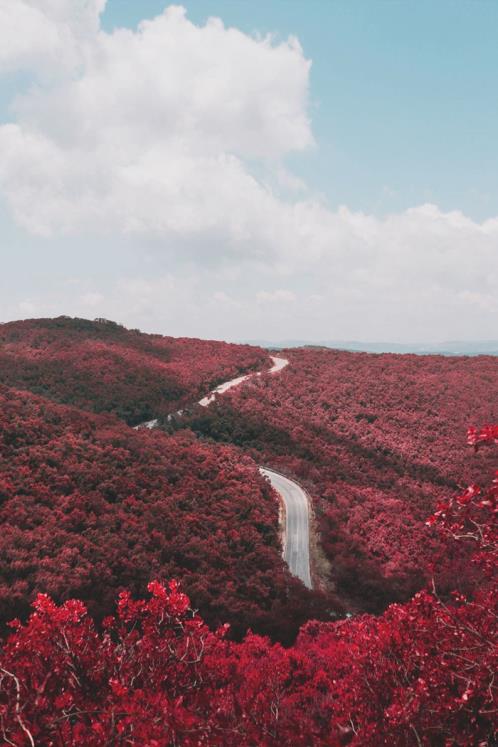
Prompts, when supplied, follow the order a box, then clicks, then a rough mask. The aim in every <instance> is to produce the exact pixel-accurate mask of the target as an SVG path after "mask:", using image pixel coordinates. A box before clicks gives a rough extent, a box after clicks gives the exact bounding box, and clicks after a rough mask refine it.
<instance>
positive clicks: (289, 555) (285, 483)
mask: <svg viewBox="0 0 498 747" xmlns="http://www.w3.org/2000/svg"><path fill="white" fill-rule="evenodd" d="M259 471H260V472H261V474H262V475H264V476H265V477H267V478H268V479H269V481H270V482H271V484H272V487H273V488H275V490H276V491H277V493H279V494H280V495H281V497H282V500H283V501H284V504H285V540H284V560H285V562H286V563H287V565H288V566H289V570H290V572H291V573H293V574H294V576H297V577H298V578H300V579H301V581H302V582H303V584H304V585H305V586H307V587H308V589H311V588H312V583H311V574H310V550H309V537H310V529H309V505H308V497H307V495H306V493H305V492H304V490H303V489H302V488H301V487H300V486H299V485H298V484H297V483H296V482H293V481H292V480H289V478H288V477H284V476H283V475H281V474H279V473H278V472H274V471H273V470H272V469H268V468H267V467H260V468H259Z"/></svg>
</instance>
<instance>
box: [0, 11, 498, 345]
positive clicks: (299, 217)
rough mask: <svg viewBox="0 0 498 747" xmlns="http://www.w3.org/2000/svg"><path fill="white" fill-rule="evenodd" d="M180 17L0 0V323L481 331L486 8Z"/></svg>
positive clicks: (283, 331)
mask: <svg viewBox="0 0 498 747" xmlns="http://www.w3.org/2000/svg"><path fill="white" fill-rule="evenodd" d="M183 7H184V10H183V11H182V10H181V9H180V8H178V7H174V6H170V5H169V4H168V3H167V2H165V0H140V2H137V1H136V0H107V2H106V1H105V0H58V1H57V3H54V2H52V0H4V2H3V3H1V4H0V237H1V243H0V258H1V260H2V273H1V274H0V322H1V321H7V320H8V319H15V318H21V317H30V316H55V315H58V314H69V315H74V316H76V315H77V316H84V317H89V318H94V317H107V318H111V319H115V320H117V321H119V322H122V323H124V324H126V325H128V326H131V327H139V328H141V329H143V330H145V331H154V332H162V333H165V334H173V335H189V336H198V337H212V338H218V339H221V338H223V339H231V340H240V339H258V338H262V337H266V338H271V339H303V340H309V341H310V342H311V341H313V340H320V339H322V340H323V339H335V340H340V339H344V340H347V339H363V340H366V341H376V340H387V341H392V342H418V341H420V342H437V341H438V340H445V339H469V340H485V339H491V338H496V330H497V329H498V293H497V292H496V288H497V285H498V180H497V178H496V174H497V173H498V147H497V142H496V134H497V133H498V97H497V95H496V91H497V90H498V45H497V44H496V29H497V28H498V3H496V2H481V1H479V0H451V1H450V0H438V1H437V2H434V1H433V0H432V1H431V2H429V1H428V0H417V1H416V2H415V1H414V2H409V1H408V0H406V2H395V1H394V0H393V1H392V2H388V1H387V0H386V1H384V0H306V1H304V0H266V1H265V2H262V0H212V1H210V2H208V0H185V2H184V3H183ZM213 17H214V18H217V19H220V20H218V21H209V20H208V19H209V18H213ZM146 20H147V22H146V23H141V22H142V21H146ZM268 35H271V36H270V37H269V36H268ZM293 39H297V40H298V43H296V42H295V41H294V40H293Z"/></svg>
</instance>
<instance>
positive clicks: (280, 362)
mask: <svg viewBox="0 0 498 747" xmlns="http://www.w3.org/2000/svg"><path fill="white" fill-rule="evenodd" d="M270 358H271V359H272V361H273V366H272V367H271V368H270V369H269V370H268V373H271V374H272V373H277V372H278V371H281V370H282V369H283V368H285V367H286V366H287V365H288V364H289V361H288V360H287V358H278V357H277V356H275V355H271V356H270ZM253 376H261V371H259V372H258V373H250V374H246V375H245V376H237V378H236V379H231V380H230V381H225V383H224V384H220V385H219V386H217V387H216V389H213V391H212V392H209V394H208V395H206V396H205V397H203V398H202V399H201V400H200V401H199V402H198V404H199V405H201V407H207V406H208V405H210V404H211V402H213V401H214V400H215V399H216V395H217V394H223V392H227V391H228V390H229V389H232V388H233V387H234V386H238V385H239V384H242V382H243V381H246V379H251V378H252V377H253Z"/></svg>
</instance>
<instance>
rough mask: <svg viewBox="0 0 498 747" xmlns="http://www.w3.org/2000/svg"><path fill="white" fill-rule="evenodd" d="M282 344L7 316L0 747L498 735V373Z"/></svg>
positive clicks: (2, 364) (1, 445) (445, 362)
mask: <svg viewBox="0 0 498 747" xmlns="http://www.w3.org/2000/svg"><path fill="white" fill-rule="evenodd" d="M283 355H285V357H286V358H288V359H289V365H288V366H287V367H286V368H284V369H283V370H282V371H281V372H279V373H278V374H268V373H263V374H262V375H261V376H258V377H256V376H255V377H251V378H250V379H248V380H246V381H245V382H244V383H243V384H242V385H240V386H239V387H237V388H234V389H232V390H230V391H228V392H226V393H225V394H223V395H221V396H219V397H217V399H216V401H215V402H214V403H213V404H211V405H210V406H209V407H207V408H201V407H198V406H196V405H195V402H196V401H197V399H198V398H199V397H200V396H202V395H203V394H204V393H206V392H208V391H209V390H210V388H212V387H213V386H214V385H216V384H217V383H219V382H220V381H221V380H223V379H229V378H231V377H232V376H236V375H237V374H238V373H240V372H243V371H248V370H261V371H263V372H264V371H267V369H268V367H269V362H268V361H269V359H268V354H267V353H266V352H264V351H262V350H260V349H258V348H251V347H249V346H236V345H228V344H226V343H217V342H204V341H200V340H180V339H178V340H174V339H173V338H162V337H160V336H157V335H143V334H142V333H139V332H138V331H129V330H125V329H124V328H122V327H120V326H119V325H115V324H114V323H112V322H108V321H105V320H97V321H95V322H87V321H85V320H80V319H75V320H72V319H68V318H65V317H63V318H59V319H55V320H36V321H27V322H16V323H12V324H6V325H0V527H1V532H0V626H1V630H0V636H1V644H0V743H1V744H5V745H15V747H24V745H27V746H29V747H33V745H47V747H48V746H49V745H50V746H54V747H55V746H57V747H63V746H64V747H65V746H66V745H74V746H75V747H77V746H79V745H89V747H97V746H98V747H100V745H108V746H109V747H114V745H122V746H123V747H124V746H125V745H136V747H138V746H140V747H141V746H142V745H150V746H151V747H152V746H153V745H154V746H155V747H169V746H173V745H175V746H179V745H187V746H189V745H190V746H191V747H194V745H197V746H198V745H206V747H208V746H209V747H211V746H217V745H220V747H221V746H223V745H241V746H246V747H250V746H252V745H267V746H268V747H279V746H280V745H289V746H293V745H296V747H308V746H309V745H324V746H325V745H331V747H341V746H342V745H353V746H354V747H363V745H367V747H368V746H371V747H381V746H385V745H394V746H395V747H397V746H399V747H411V746H412V745H413V747H420V745H424V746H425V745H427V746H431V745H436V747H450V746H451V747H453V745H455V746H457V745H459V746H462V747H475V745H479V747H492V746H493V745H494V744H496V743H497V739H498V719H497V714H498V703H497V700H498V684H497V683H496V682H495V674H496V670H497V664H498V649H497V642H498V641H497V639H498V630H497V625H496V621H497V619H498V597H497V594H496V591H497V585H496V581H497V579H496V568H497V561H498V547H497V546H498V533H497V527H496V517H497V510H498V509H497V503H498V472H496V471H495V469H496V460H497V457H498V454H497V452H496V446H495V444H497V443H498V428H497V427H496V426H493V425H492V423H493V422H497V421H498V411H497V405H498V375H497V374H498V359H496V358H491V357H478V358H444V357H439V356H430V357H417V356H397V355H367V354H361V353H355V354H353V353H346V352H338V351H326V350H306V349H302V350H295V351H285V353H283ZM2 382H3V383H2ZM175 387H176V388H175ZM185 405H188V407H187V412H185V413H184V414H182V415H181V416H175V417H173V418H172V419H169V420H168V419H167V417H166V416H167V415H168V414H170V413H171V412H172V411H174V410H175V409H178V407H180V406H181V407H184V406H185ZM156 416H159V418H160V420H161V421H162V423H163V426H162V428H157V429H154V430H148V429H139V430H135V429H134V428H132V427H131V426H132V425H134V424H136V423H137V422H141V421H142V420H144V419H147V418H153V417H156ZM469 426H471V427H470V429H469ZM261 464H266V465H268V466H272V467H274V468H276V469H278V470H280V471H282V472H283V473H285V474H288V475H289V476H290V477H294V478H296V479H298V480H299V481H300V482H301V483H302V484H303V485H304V486H305V487H306V488H307V489H308V491H309V494H310V496H311V500H312V504H313V506H312V507H313V514H314V520H313V534H314V542H313V558H312V561H313V573H314V578H315V580H316V581H317V582H318V583H317V586H318V587H319V588H318V590H315V591H313V592H310V591H308V590H306V589H305V588H304V586H303V585H302V584H301V582H300V581H298V580H297V579H296V578H294V577H292V576H291V575H290V573H289V572H288V570H287V568H286V566H285V564H284V562H283V560H282V557H281V537H280V533H279V520H278V515H279V506H278V500H277V496H276V494H275V493H274V491H273V490H272V489H271V487H270V486H269V484H268V483H267V482H266V481H265V480H264V479H263V478H262V477H261V476H260V474H259V472H258V465H261ZM493 477H494V478H495V479H494V480H493ZM147 591H148V592H149V595H148V596H147ZM346 611H349V612H350V611H353V612H354V613H355V614H354V615H353V617H352V618H351V617H350V616H349V614H348V616H346V614H345V612H346ZM365 613H367V614H365ZM373 613H375V614H373ZM1 740H3V742H2V741H1Z"/></svg>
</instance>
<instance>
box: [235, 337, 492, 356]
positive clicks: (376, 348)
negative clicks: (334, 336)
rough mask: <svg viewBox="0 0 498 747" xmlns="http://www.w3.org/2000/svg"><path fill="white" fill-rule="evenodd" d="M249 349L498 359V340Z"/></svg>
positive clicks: (290, 343) (285, 344) (289, 343)
mask: <svg viewBox="0 0 498 747" xmlns="http://www.w3.org/2000/svg"><path fill="white" fill-rule="evenodd" d="M245 342H246V343H248V344H249V345H259V346H260V347H263V348H272V349H276V350H281V349H283V348H301V347H322V348H335V349H336V350H351V351H362V352H366V353H416V354H418V355H498V340H480V341H477V342H471V341H469V340H448V341H445V342H430V343H429V342H427V343H400V342H359V341H358V340H319V341H317V342H309V341H306V340H280V341H279V342H269V341H268V340H246V341H245Z"/></svg>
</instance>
